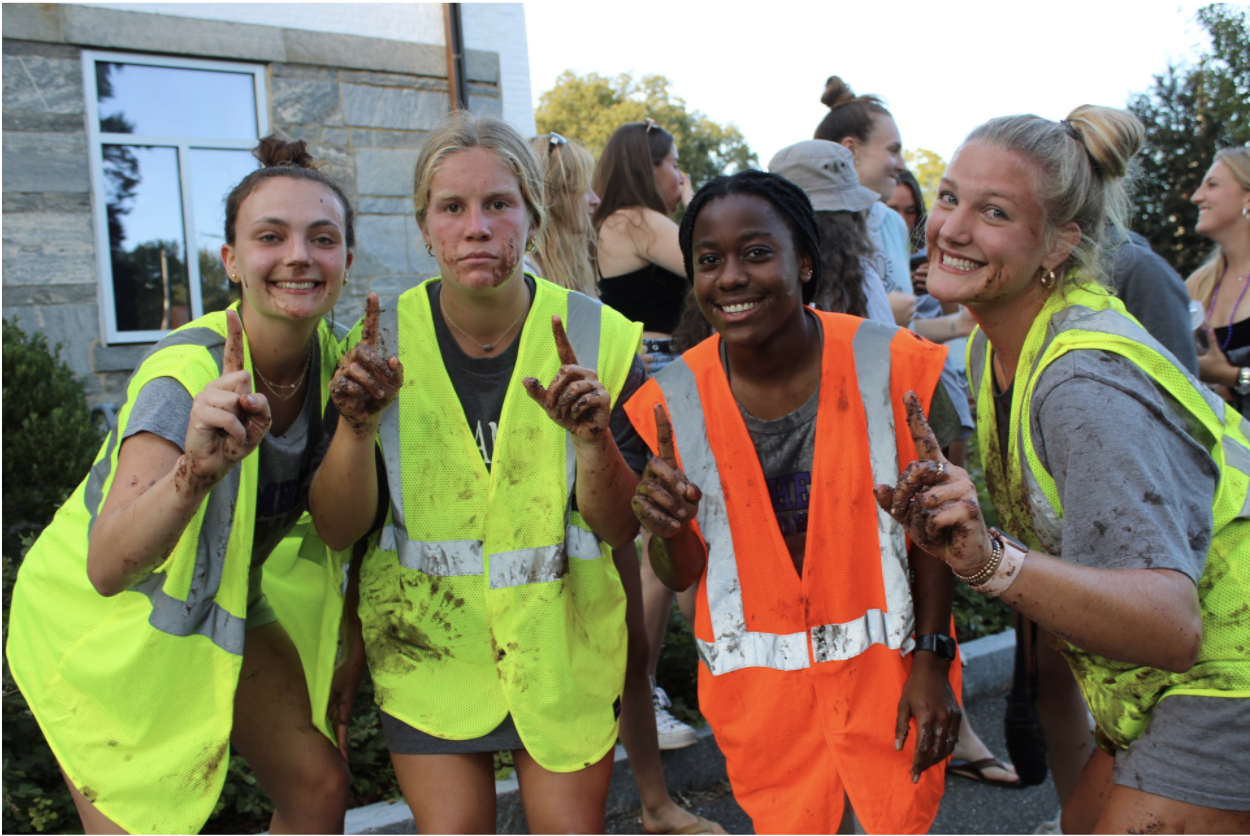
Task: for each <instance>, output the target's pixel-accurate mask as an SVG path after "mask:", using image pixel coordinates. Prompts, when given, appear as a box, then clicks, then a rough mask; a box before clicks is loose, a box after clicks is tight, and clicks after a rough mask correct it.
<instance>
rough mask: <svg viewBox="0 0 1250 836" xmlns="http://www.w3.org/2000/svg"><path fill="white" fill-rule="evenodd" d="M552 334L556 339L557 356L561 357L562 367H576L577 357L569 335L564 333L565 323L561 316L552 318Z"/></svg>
mask: <svg viewBox="0 0 1250 836" xmlns="http://www.w3.org/2000/svg"><path fill="white" fill-rule="evenodd" d="M551 333H552V334H554V335H555V338H556V354H558V355H559V357H560V365H561V366H576V365H577V355H576V354H574V353H573V345H572V343H570V342H569V335H568V334H566V333H564V323H563V322H561V321H560V317H559V316H553V317H551Z"/></svg>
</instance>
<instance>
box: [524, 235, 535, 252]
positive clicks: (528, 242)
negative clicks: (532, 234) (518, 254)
mask: <svg viewBox="0 0 1250 836" xmlns="http://www.w3.org/2000/svg"><path fill="white" fill-rule="evenodd" d="M525 251H526V252H527V253H532V252H533V251H534V239H533V238H527V239H525Z"/></svg>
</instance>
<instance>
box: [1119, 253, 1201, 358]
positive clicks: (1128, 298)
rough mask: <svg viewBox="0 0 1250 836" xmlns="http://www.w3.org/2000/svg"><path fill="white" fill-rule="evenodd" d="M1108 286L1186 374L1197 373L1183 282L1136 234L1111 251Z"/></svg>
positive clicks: (1170, 266)
mask: <svg viewBox="0 0 1250 836" xmlns="http://www.w3.org/2000/svg"><path fill="white" fill-rule="evenodd" d="M1112 285H1113V288H1114V290H1115V294H1116V296H1118V297H1120V300H1121V301H1122V302H1124V307H1126V308H1128V312H1129V313H1131V314H1132V315H1133V316H1135V317H1136V318H1137V321H1138V322H1140V323H1141V324H1142V327H1143V328H1145V329H1146V330H1147V331H1149V332H1150V335H1151V336H1152V337H1154V338H1155V339H1156V340H1158V341H1159V342H1161V343H1163V345H1164V346H1166V347H1167V349H1168V350H1169V351H1171V352H1172V354H1173V355H1175V357H1176V359H1177V360H1178V361H1179V362H1180V365H1181V366H1183V367H1184V368H1186V369H1188V370H1189V372H1190V374H1193V375H1197V374H1198V353H1197V350H1196V349H1195V348H1194V333H1193V330H1192V328H1191V327H1190V321H1189V292H1188V291H1187V290H1185V282H1184V280H1183V279H1181V277H1180V275H1179V274H1178V273H1177V272H1176V271H1175V270H1173V269H1172V265H1170V264H1168V263H1167V262H1166V261H1164V260H1163V259H1162V258H1161V257H1160V256H1159V255H1158V254H1157V253H1155V251H1154V250H1152V249H1151V248H1150V243H1149V242H1148V241H1147V240H1146V239H1145V238H1143V237H1142V236H1140V235H1138V234H1137V233H1136V232H1130V233H1129V234H1128V240H1126V241H1124V242H1123V243H1122V244H1121V245H1120V246H1119V248H1118V249H1116V251H1115V266H1114V268H1113V272H1112Z"/></svg>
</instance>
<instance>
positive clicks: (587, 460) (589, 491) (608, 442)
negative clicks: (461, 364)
mask: <svg viewBox="0 0 1250 836" xmlns="http://www.w3.org/2000/svg"><path fill="white" fill-rule="evenodd" d="M551 330H552V335H553V336H554V338H555V343H556V353H557V354H558V355H559V357H560V370H559V371H558V372H556V376H555V378H554V379H553V380H552V381H551V385H550V386H547V387H544V386H543V385H542V384H541V383H540V382H539V381H538V380H537V379H536V378H533V377H527V378H525V379H524V380H523V381H522V384H523V385H524V386H525V392H526V394H528V395H529V396H530V398H532V399H533V400H534V402H535V403H537V404H538V405H539V406H540V407H542V409H543V411H544V412H546V413H547V417H548V418H550V419H551V420H552V421H555V422H556V424H558V425H559V426H560V427H562V428H563V429H564V430H565V431H566V432H568V434H569V436H570V437H571V438H572V439H573V453H574V456H575V457H576V459H577V476H576V480H575V490H576V491H577V509H578V512H579V513H581V515H582V519H584V520H585V521H586V524H587V525H589V526H590V529H591V531H593V532H595V534H596V535H597V536H598V537H599V538H600V539H601V540H603V541H605V542H606V543H608V544H609V545H610V546H612V547H613V548H620V547H621V546H624V545H626V544H627V543H629V542H630V541H632V540H633V539H634V535H636V534H637V533H638V523H637V521H636V520H635V519H634V517H633V515H632V514H631V513H630V512H629V496H630V493H631V492H632V491H633V487H634V484H635V483H636V482H637V481H638V476H637V474H635V473H634V471H632V470H630V468H629V465H628V464H626V463H625V459H624V457H622V456H621V451H620V449H619V448H618V447H617V446H616V440H615V439H614V438H613V437H612V433H611V432H609V422H610V418H611V414H612V399H611V397H610V396H609V395H608V390H607V389H605V388H604V386H603V383H602V381H600V380H599V375H597V374H595V372H593V371H591V370H590V369H587V368H584V367H582V366H579V365H578V363H577V355H576V353H575V352H574V351H573V346H572V345H571V344H570V343H569V338H568V335H567V334H566V333H565V331H564V324H563V323H562V322H561V321H560V317H558V316H553V317H552V318H551Z"/></svg>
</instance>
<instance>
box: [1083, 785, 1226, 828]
mask: <svg viewBox="0 0 1250 836" xmlns="http://www.w3.org/2000/svg"><path fill="white" fill-rule="evenodd" d="M1093 832H1094V833H1250V810H1217V809H1215V808H1214V807H1199V806H1198V805H1196V804H1187V803H1185V802H1184V801H1176V800H1174V799H1171V798H1164V797H1163V796H1161V795H1153V794H1152V793H1148V792H1142V791H1141V790H1137V789H1131V788H1129V787H1121V786H1119V785H1114V786H1112V788H1111V797H1110V798H1109V799H1108V801H1107V806H1106V807H1105V808H1104V809H1103V811H1102V817H1101V818H1100V819H1099V820H1098V825H1097V826H1096V827H1095V829H1094V831H1093Z"/></svg>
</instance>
